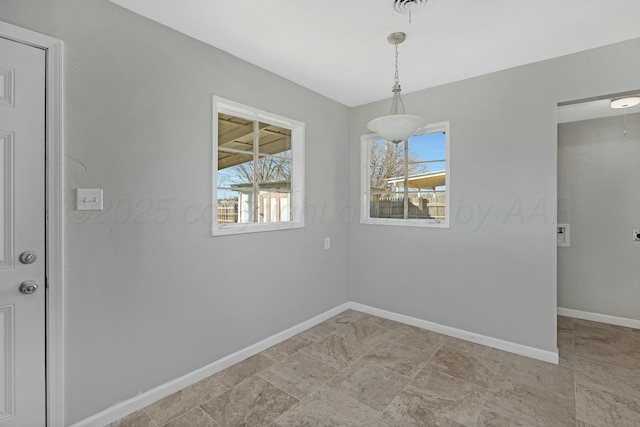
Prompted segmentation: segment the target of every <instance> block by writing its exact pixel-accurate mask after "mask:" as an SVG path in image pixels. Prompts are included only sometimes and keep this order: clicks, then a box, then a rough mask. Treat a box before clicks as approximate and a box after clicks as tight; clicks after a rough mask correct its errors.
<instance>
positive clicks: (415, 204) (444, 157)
mask: <svg viewBox="0 0 640 427" xmlns="http://www.w3.org/2000/svg"><path fill="white" fill-rule="evenodd" d="M361 159H362V175H361V188H362V202H361V206H360V212H361V216H360V222H362V223H363V224H382V225H409V226H418V227H444V228H446V227H449V183H448V181H449V174H450V168H449V122H442V123H436V124H432V125H427V126H426V127H425V128H424V129H423V130H422V131H421V133H420V134H418V135H415V136H413V137H411V138H410V139H409V141H406V142H400V143H398V144H394V143H392V142H386V141H384V140H381V139H380V138H379V137H378V136H377V135H364V136H363V137H362V152H361Z"/></svg>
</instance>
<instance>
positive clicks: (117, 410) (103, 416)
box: [71, 303, 349, 427]
mask: <svg viewBox="0 0 640 427" xmlns="http://www.w3.org/2000/svg"><path fill="white" fill-rule="evenodd" d="M348 308H349V303H344V304H341V305H339V306H337V307H335V308H332V309H331V310H328V311H325V312H324V313H322V314H319V315H317V316H315V317H313V318H311V319H309V320H306V321H304V322H302V323H299V324H297V325H295V326H292V327H291V328H289V329H287V330H284V331H282V332H279V333H277V334H275V335H272V336H270V337H268V338H266V339H264V340H262V341H260V342H258V343H256V344H253V345H250V346H249V347H245V348H243V349H242V350H239V351H236V352H235V353H233V354H230V355H228V356H226V357H223V358H222V359H219V360H216V361H215V362H213V363H210V364H208V365H206V366H204V367H202V368H200V369H196V370H195V371H193V372H191V373H188V374H187V375H184V376H182V377H180V378H176V379H175V380H173V381H169V382H167V383H165V384H162V385H160V386H158V387H155V388H152V389H151V390H148V391H146V392H144V393H141V394H139V395H137V396H135V397H133V398H131V399H129V400H125V401H124V402H120V403H118V404H116V405H114V406H112V407H110V408H107V409H105V410H104V411H102V412H99V413H97V414H95V415H92V416H91V417H89V418H85V419H84V420H82V421H79V422H77V423H75V424H73V425H71V427H103V426H106V425H107V424H110V423H112V422H114V421H117V420H119V419H121V418H124V417H126V416H127V415H129V414H132V413H134V412H136V411H138V410H140V409H142V408H144V407H145V406H148V405H150V404H152V403H153V402H156V401H158V400H160V399H163V398H165V397H167V396H169V395H171V394H173V393H175V392H177V391H180V390H182V389H183V388H185V387H189V386H190V385H193V384H195V383H197V382H198V381H201V380H203V379H205V378H207V377H209V376H211V375H213V374H215V373H217V372H220V371H222V370H223V369H225V368H228V367H229V366H231V365H234V364H236V363H238V362H241V361H243V360H244V359H247V358H249V357H251V356H253V355H256V354H258V353H260V352H261V351H264V350H266V349H268V348H269V347H271V346H274V345H276V344H278V343H280V342H282V341H284V340H286V339H289V338H291V337H292V336H294V335H298V334H299V333H301V332H304V331H305V330H307V329H309V328H311V327H313V326H315V325H317V324H319V323H322V322H324V321H325V320H327V319H330V318H332V317H333V316H335V315H336V314H339V313H342V312H343V311H345V310H347V309H348Z"/></svg>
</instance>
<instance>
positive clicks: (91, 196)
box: [76, 188, 102, 211]
mask: <svg viewBox="0 0 640 427" xmlns="http://www.w3.org/2000/svg"><path fill="white" fill-rule="evenodd" d="M76 210H79V211H101V210H102V189H101V188H78V189H76Z"/></svg>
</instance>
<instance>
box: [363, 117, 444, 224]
mask: <svg viewBox="0 0 640 427" xmlns="http://www.w3.org/2000/svg"><path fill="white" fill-rule="evenodd" d="M437 132H444V135H445V156H446V158H445V172H446V184H445V207H444V212H445V213H444V216H445V217H444V219H443V220H439V219H425V218H407V219H404V218H402V219H400V218H372V217H371V197H370V196H371V195H370V193H371V186H370V177H369V174H370V171H369V166H370V160H369V154H370V149H369V148H370V143H371V142H377V141H380V140H381V139H382V138H380V136H379V135H378V134H376V133H370V134H366V135H362V136H361V138H360V162H361V165H360V166H361V167H360V195H361V198H360V223H361V224H371V225H395V226H404V227H429V228H450V225H449V224H450V196H451V185H450V182H451V132H450V124H449V122H448V121H444V122H438V123H430V124H428V125H426V126H425V127H423V128H422V129H420V130H419V131H418V132H416V133H415V135H414V136H420V135H424V134H427V133H437Z"/></svg>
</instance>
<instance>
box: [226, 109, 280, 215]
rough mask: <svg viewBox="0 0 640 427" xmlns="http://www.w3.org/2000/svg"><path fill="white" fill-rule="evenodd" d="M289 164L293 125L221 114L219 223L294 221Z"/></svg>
mask: <svg viewBox="0 0 640 427" xmlns="http://www.w3.org/2000/svg"><path fill="white" fill-rule="evenodd" d="M256 124H257V126H258V131H259V133H258V138H257V140H258V147H257V148H258V149H257V152H256V150H255V146H254V144H255V140H256V138H255V133H254V130H255V126H256ZM291 167H292V151H291V130H290V129H286V128H283V127H280V126H275V125H271V124H268V123H263V122H254V121H252V120H247V119H243V118H241V117H235V116H231V115H227V114H218V197H217V199H218V224H222V223H233V222H240V223H246V222H260V223H265V222H280V221H290V220H291V215H290V208H289V206H290V204H291V203H290V198H291V195H290V192H291V171H292V168H291ZM256 188H257V189H258V190H259V193H258V198H257V200H256V198H255V197H254V195H255V192H254V190H255V189H256ZM281 198H285V199H287V202H286V204H285V208H284V212H285V215H281V214H280V212H281V211H282V208H281V205H280V199H281ZM256 203H257V204H258V205H257V206H258V209H255V207H256Z"/></svg>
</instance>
